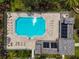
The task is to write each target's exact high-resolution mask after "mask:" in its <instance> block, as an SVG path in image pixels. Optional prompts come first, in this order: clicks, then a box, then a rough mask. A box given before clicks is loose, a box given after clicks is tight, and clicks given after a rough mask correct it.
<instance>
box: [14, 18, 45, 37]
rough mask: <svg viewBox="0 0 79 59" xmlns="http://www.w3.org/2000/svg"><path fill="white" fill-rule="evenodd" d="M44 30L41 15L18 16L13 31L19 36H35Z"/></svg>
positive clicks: (42, 33)
mask: <svg viewBox="0 0 79 59" xmlns="http://www.w3.org/2000/svg"><path fill="white" fill-rule="evenodd" d="M45 31H46V26H45V19H44V18H43V17H37V18H35V17H19V18H17V19H16V21H15V32H16V34H17V35H19V36H24V37H30V38H32V37H37V36H42V35H44V33H45Z"/></svg>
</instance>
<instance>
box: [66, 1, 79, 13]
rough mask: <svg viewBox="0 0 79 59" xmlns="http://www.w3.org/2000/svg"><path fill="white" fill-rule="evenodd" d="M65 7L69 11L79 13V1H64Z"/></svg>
mask: <svg viewBox="0 0 79 59" xmlns="http://www.w3.org/2000/svg"><path fill="white" fill-rule="evenodd" d="M65 2H66V7H67V8H69V9H70V10H71V9H73V10H74V11H75V12H76V13H79V10H78V9H79V8H78V7H79V0H65Z"/></svg>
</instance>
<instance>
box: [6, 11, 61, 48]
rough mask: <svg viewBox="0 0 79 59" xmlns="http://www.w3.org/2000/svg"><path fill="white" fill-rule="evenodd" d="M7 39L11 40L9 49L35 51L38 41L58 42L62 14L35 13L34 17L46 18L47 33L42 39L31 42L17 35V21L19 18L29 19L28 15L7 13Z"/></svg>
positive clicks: (37, 38) (38, 38)
mask: <svg viewBox="0 0 79 59" xmlns="http://www.w3.org/2000/svg"><path fill="white" fill-rule="evenodd" d="M7 16H8V17H7V37H9V38H10V39H11V41H10V43H9V44H7V49H34V48H35V42H36V41H37V40H53V41H56V40H57V39H58V35H59V26H58V25H59V20H60V13H41V14H39V13H34V14H33V15H31V16H33V17H40V16H42V17H44V18H45V19H46V20H45V21H46V33H45V35H44V36H42V37H36V38H34V39H32V40H29V39H28V37H21V36H18V35H17V34H16V33H15V20H16V19H17V18H18V17H28V14H27V13H18V12H17V13H16V12H8V13H7Z"/></svg>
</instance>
